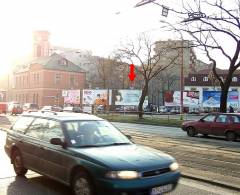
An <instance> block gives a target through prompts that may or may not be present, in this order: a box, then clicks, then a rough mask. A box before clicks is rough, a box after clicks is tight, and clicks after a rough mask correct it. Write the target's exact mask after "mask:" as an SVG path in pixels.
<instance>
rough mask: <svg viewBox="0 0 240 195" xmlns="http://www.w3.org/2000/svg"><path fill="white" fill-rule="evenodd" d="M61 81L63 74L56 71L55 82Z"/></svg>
mask: <svg viewBox="0 0 240 195" xmlns="http://www.w3.org/2000/svg"><path fill="white" fill-rule="evenodd" d="M60 81H61V74H60V73H56V74H55V80H54V83H55V84H59V83H60Z"/></svg>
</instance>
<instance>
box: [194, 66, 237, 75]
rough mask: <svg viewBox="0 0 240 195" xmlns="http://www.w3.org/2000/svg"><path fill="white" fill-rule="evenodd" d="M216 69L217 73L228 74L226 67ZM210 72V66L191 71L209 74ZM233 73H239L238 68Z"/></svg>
mask: <svg viewBox="0 0 240 195" xmlns="http://www.w3.org/2000/svg"><path fill="white" fill-rule="evenodd" d="M216 71H217V74H223V75H224V74H228V71H229V70H228V69H220V68H216ZM210 72H212V68H205V69H202V70H199V71H197V72H195V73H191V74H199V75H200V74H207V75H208V74H209V73H210ZM234 74H240V70H236V71H235V72H234Z"/></svg>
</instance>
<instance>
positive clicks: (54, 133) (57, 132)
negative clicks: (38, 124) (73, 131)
mask: <svg viewBox="0 0 240 195" xmlns="http://www.w3.org/2000/svg"><path fill="white" fill-rule="evenodd" d="M52 138H60V139H62V140H63V139H64V135H63V132H62V129H61V125H60V123H59V122H57V121H53V120H48V127H47V128H45V129H44V133H43V140H44V141H46V142H50V139H52Z"/></svg>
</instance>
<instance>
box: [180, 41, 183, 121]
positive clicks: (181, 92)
mask: <svg viewBox="0 0 240 195" xmlns="http://www.w3.org/2000/svg"><path fill="white" fill-rule="evenodd" d="M183 44H184V40H183V39H182V52H181V53H182V58H181V70H180V120H182V119H183V85H184V84H183V47H184V45H183Z"/></svg>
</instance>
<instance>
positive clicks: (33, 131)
mask: <svg viewBox="0 0 240 195" xmlns="http://www.w3.org/2000/svg"><path fill="white" fill-rule="evenodd" d="M46 128H48V120H47V119H43V118H37V119H35V121H33V123H32V124H31V126H30V127H29V128H28V129H27V131H26V135H28V136H31V137H35V138H38V139H42V136H43V131H44V130H45V129H46Z"/></svg>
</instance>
